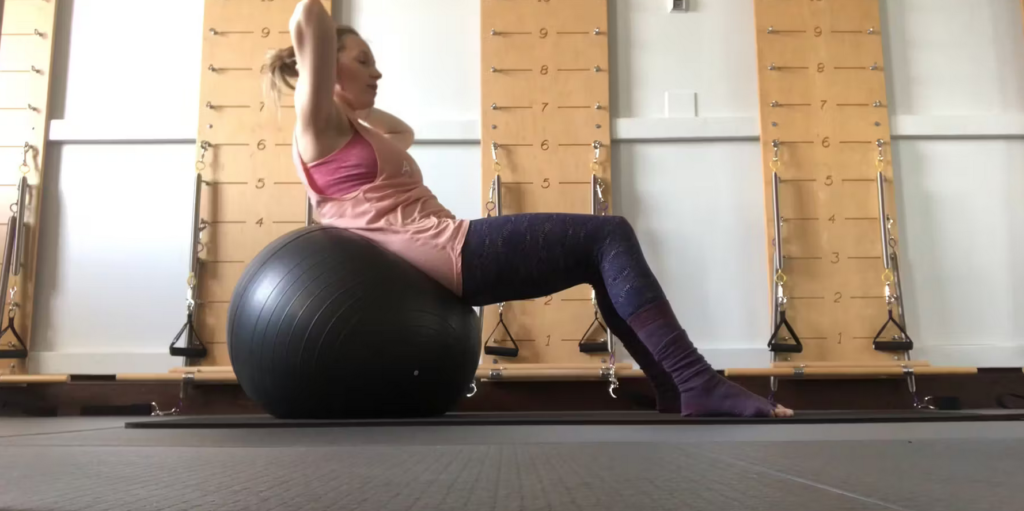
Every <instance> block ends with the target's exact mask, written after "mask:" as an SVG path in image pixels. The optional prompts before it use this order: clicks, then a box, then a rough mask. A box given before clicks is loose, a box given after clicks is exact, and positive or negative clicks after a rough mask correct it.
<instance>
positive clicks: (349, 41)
mask: <svg viewBox="0 0 1024 511" xmlns="http://www.w3.org/2000/svg"><path fill="white" fill-rule="evenodd" d="M344 47H345V49H343V50H341V51H340V52H338V77H337V80H338V84H337V87H336V88H335V92H336V93H337V94H338V95H339V96H340V98H341V100H342V101H344V102H345V104H346V105H348V107H349V108H351V109H353V110H356V111H359V110H366V109H368V108H371V107H373V104H374V102H375V100H376V98H377V82H378V81H380V79H381V76H382V75H381V74H380V71H378V70H377V62H376V61H375V60H374V58H373V52H372V51H370V46H369V45H368V44H366V41H364V40H363V38H361V37H359V36H355V35H348V36H345V41H344Z"/></svg>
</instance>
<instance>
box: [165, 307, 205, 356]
mask: <svg viewBox="0 0 1024 511" xmlns="http://www.w3.org/2000/svg"><path fill="white" fill-rule="evenodd" d="M186 332H187V333H186ZM182 336H184V337H185V346H184V347H181V348H179V347H176V346H175V344H178V341H180V340H181V338H182ZM193 340H194V341H195V343H193V342H192V341H193ZM170 350H171V356H172V357H185V358H203V357H205V356H206V353H207V352H206V345H205V344H203V341H202V340H200V339H199V334H197V333H196V327H195V325H194V324H193V323H192V311H189V312H188V318H187V319H186V320H185V324H184V325H182V326H181V330H178V335H175V336H174V340H173V341H171V348H170Z"/></svg>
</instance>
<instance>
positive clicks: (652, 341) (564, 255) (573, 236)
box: [462, 213, 772, 416]
mask: <svg viewBox="0 0 1024 511" xmlns="http://www.w3.org/2000/svg"><path fill="white" fill-rule="evenodd" d="M462 271H463V298H464V300H466V301H467V302H468V303H470V304H473V305H487V304H492V303H498V302H504V301H515V300H525V299H531V298H538V297H540V296H545V295H550V294H554V293H556V292H558V291H562V290H564V289H567V288H570V287H573V286H576V285H579V284H590V285H593V286H595V289H600V290H601V291H603V292H601V293H599V296H600V297H601V300H600V301H601V302H602V303H603V304H604V305H602V308H603V309H605V310H607V311H609V312H606V313H605V314H606V315H605V318H606V321H610V323H615V324H617V330H618V332H615V330H616V328H615V327H613V332H615V334H616V336H618V337H619V338H620V339H623V341H624V345H625V346H626V347H627V349H628V350H630V353H631V354H633V356H634V357H635V358H637V361H638V362H639V363H641V364H646V365H647V366H648V367H644V372H645V373H646V374H648V376H649V377H650V378H651V380H652V383H653V384H654V385H655V388H656V389H659V400H660V401H664V400H665V399H666V398H667V397H668V396H665V395H664V394H665V392H664V390H663V388H664V387H665V386H666V385H667V381H668V380H671V381H672V383H673V384H674V386H675V389H676V391H677V393H678V395H679V396H680V397H679V400H680V407H679V409H680V411H681V412H682V413H683V414H684V415H740V416H765V415H771V413H772V407H771V405H770V404H769V403H768V401H767V400H765V399H763V398H760V397H758V396H756V395H754V394H751V393H749V392H747V391H746V390H744V389H742V388H740V387H738V386H736V385H734V384H732V383H731V382H729V381H728V380H726V379H725V378H722V377H721V376H719V375H718V374H717V373H715V372H714V370H713V369H712V368H711V366H710V365H708V363H707V362H706V361H705V360H704V357H703V356H701V355H700V353H699V352H698V351H697V349H696V348H694V346H693V344H692V343H691V342H690V340H689V338H688V337H687V335H686V332H685V331H684V330H683V329H682V327H681V326H679V323H678V322H677V321H676V318H675V315H674V314H673V313H672V309H671V307H670V306H669V305H668V301H667V300H666V298H665V294H664V293H663V292H662V289H661V286H660V285H659V284H658V281H657V279H656V278H655V277H654V274H653V273H652V272H651V270H650V268H649V267H648V266H647V262H646V260H645V258H644V256H643V253H642V251H641V249H640V244H639V241H637V239H636V234H635V233H634V232H633V229H632V227H631V226H630V225H629V223H628V222H626V221H625V219H623V218H621V217H600V216H592V215H571V214H555V213H531V214H520V215H510V216H502V217H494V218H486V219H480V220H474V221H472V222H471V223H470V228H469V234H468V235H467V237H466V242H465V244H464V246H463V253H462ZM602 286H603V287H602ZM610 311H614V312H615V313H617V314H611V312H610ZM623 318H625V319H624V321H623ZM623 323H625V326H623ZM610 326H611V325H610ZM626 326H628V327H629V330H627V329H626V328H625V327H626ZM631 334H632V335H631ZM637 340H639V342H636V341H637ZM641 367H643V365H642V366H641ZM671 399H675V397H674V396H673V397H671Z"/></svg>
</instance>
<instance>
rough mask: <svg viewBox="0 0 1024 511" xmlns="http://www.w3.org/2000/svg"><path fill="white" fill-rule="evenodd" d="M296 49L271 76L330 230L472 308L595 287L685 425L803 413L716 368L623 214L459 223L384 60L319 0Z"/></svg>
mask: <svg viewBox="0 0 1024 511" xmlns="http://www.w3.org/2000/svg"><path fill="white" fill-rule="evenodd" d="M291 35H292V42H293V44H294V46H292V47H290V48H286V49H283V50H278V51H276V52H274V53H273V54H272V55H271V57H270V63H269V64H268V67H269V69H270V74H271V80H272V81H271V88H272V90H273V91H274V92H275V94H277V93H280V91H281V89H282V88H288V89H293V90H294V91H295V111H296V126H295V141H294V144H293V147H294V157H295V164H296V167H297V168H298V172H299V175H300V177H301V178H302V180H303V182H304V183H305V184H306V188H307V191H308V193H309V196H310V198H311V199H312V200H313V203H314V205H315V207H316V208H317V211H318V213H319V215H320V220H321V222H322V223H323V224H325V225H330V226H335V227H340V228H345V229H349V230H352V231H353V232H357V233H359V234H361V235H363V236H365V237H367V238H369V239H371V240H373V241H375V242H377V243H378V244H380V245H381V246H383V247H384V248H386V249H388V250H391V251H392V252H395V253H396V254H398V255H399V256H401V257H403V258H405V259H406V260H408V261H409V262H410V263H411V264H413V265H414V266H416V267H417V268H419V269H421V270H422V271H424V272H425V273H427V274H428V275H430V276H431V277H433V278H435V279H437V280H438V281H440V282H441V283H443V284H444V285H445V286H447V287H448V288H449V289H451V290H452V291H453V292H455V293H457V294H460V295H461V296H462V299H463V300H464V301H465V302H466V303H468V304H471V305H489V304H494V303H499V302H505V301H516V300H524V299H530V298H537V297H541V296H547V295H551V294H554V293H556V292H558V291H562V290H564V289H568V288H570V287H573V286H576V285H580V284H584V283H586V284H590V285H591V286H593V287H594V289H595V291H596V294H597V302H598V307H599V308H600V310H601V314H602V315H603V316H604V319H605V321H606V323H607V324H608V326H609V328H610V329H611V330H612V332H613V333H614V334H615V335H616V336H618V337H619V339H621V341H622V343H623V345H624V346H625V347H626V349H627V350H629V352H630V354H631V355H633V358H634V359H635V360H636V361H637V363H639V364H640V367H641V368H642V369H643V370H644V373H645V374H646V375H647V376H648V378H649V379H650V380H651V382H652V384H653V385H654V388H655V391H656V393H657V397H658V409H659V410H660V411H662V412H672V413H680V414H683V415H687V416H712V415H728V416H743V417H755V416H756V417H764V416H773V415H774V416H787V417H788V416H791V415H792V413H793V412H792V411H791V410H788V409H786V408H784V407H782V406H774V407H773V406H772V405H771V404H770V403H769V402H768V401H767V400H765V399H763V398H761V397H759V396H756V395H754V394H752V393H750V392H748V391H746V390H744V389H743V388H741V387H739V386H737V385H735V384H733V383H731V382H729V381H728V380H726V379H725V378H723V377H721V376H719V375H718V373H716V372H715V371H714V370H713V369H712V368H711V366H710V365H708V363H707V362H706V361H705V360H704V357H702V356H701V355H700V353H698V352H697V349H696V348H694V346H693V344H692V343H691V342H690V340H689V339H688V338H687V335H686V332H685V331H684V330H683V329H682V327H681V326H680V325H679V323H678V322H677V321H676V318H675V315H674V314H673V312H672V309H671V307H670V306H669V303H668V301H667V299H666V297H665V294H664V293H663V292H662V289H661V287H660V285H659V284H658V281H657V280H656V279H655V277H654V275H653V274H652V273H651V270H650V269H649V268H648V266H647V262H646V260H645V259H644V256H643V253H642V252H641V249H640V244H639V242H638V241H637V238H636V235H635V234H634V232H633V229H632V228H631V227H630V225H629V224H628V223H627V222H626V221H625V220H624V219H623V218H621V217H601V216H593V215H570V214H545V213H534V214H521V215H508V216H498V217H493V218H484V219H478V220H472V221H467V220H459V219H456V218H455V217H454V216H453V215H452V214H451V213H450V212H449V211H448V210H447V209H445V208H444V206H442V205H441V204H440V203H439V202H438V200H437V198H436V197H434V195H433V194H432V193H431V192H430V190H429V189H427V188H426V187H425V186H424V185H423V179H422V176H421V174H420V170H419V167H417V165H416V162H415V161H414V160H413V159H412V157H411V156H409V154H408V153H407V152H406V150H407V149H409V147H410V146H411V145H412V143H413V139H414V136H413V131H412V129H411V128H410V127H409V126H407V125H406V124H405V123H403V122H402V121H400V120H399V119H397V118H396V117H394V116H392V115H389V114H387V113H385V112H383V111H381V110H379V109H375V108H373V105H374V100H375V98H376V95H377V82H378V81H379V80H380V79H381V74H380V72H378V71H377V68H376V64H375V62H374V58H373V53H372V52H371V51H370V48H369V47H368V46H367V44H366V42H365V41H363V39H362V38H361V37H360V36H359V34H357V33H356V32H355V31H354V30H352V29H351V28H348V27H341V28H338V27H337V26H336V25H335V23H334V21H333V20H332V19H331V17H330V15H329V13H328V12H327V10H326V9H325V8H324V6H323V5H322V4H321V0H303V1H301V2H299V4H298V6H297V7H296V9H295V14H294V15H293V16H292V19H291Z"/></svg>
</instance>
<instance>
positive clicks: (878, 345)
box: [872, 308, 914, 351]
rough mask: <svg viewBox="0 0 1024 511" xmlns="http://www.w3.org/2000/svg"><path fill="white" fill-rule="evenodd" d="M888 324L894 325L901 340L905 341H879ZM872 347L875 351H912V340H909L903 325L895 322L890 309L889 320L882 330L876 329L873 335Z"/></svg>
mask: <svg viewBox="0 0 1024 511" xmlns="http://www.w3.org/2000/svg"><path fill="white" fill-rule="evenodd" d="M889 323H892V324H893V325H896V328H897V329H899V331H900V333H902V334H903V338H904V339H906V340H905V341H883V340H881V338H882V333H883V332H885V329H886V328H888V327H889ZM872 345H873V347H874V348H875V350H877V351H910V350H912V349H914V340H913V339H911V338H910V334H908V333H907V330H906V329H905V328H903V325H901V324H900V322H899V321H896V318H894V317H893V316H892V309H891V308H890V309H889V319H887V320H886V321H885V323H883V324H882V328H879V329H878V333H877V334H875V340H874V342H873V343H872Z"/></svg>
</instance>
